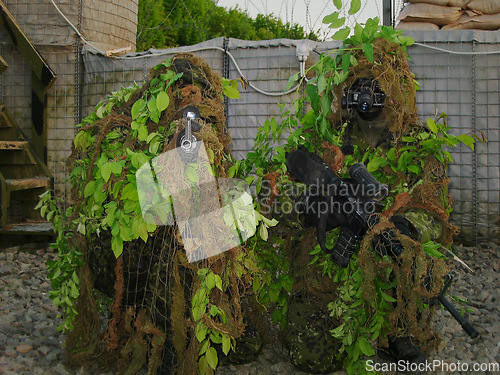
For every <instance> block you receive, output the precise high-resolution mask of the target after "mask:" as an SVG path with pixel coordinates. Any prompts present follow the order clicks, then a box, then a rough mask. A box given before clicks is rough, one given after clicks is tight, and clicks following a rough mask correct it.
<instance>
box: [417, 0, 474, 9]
mask: <svg viewBox="0 0 500 375" xmlns="http://www.w3.org/2000/svg"><path fill="white" fill-rule="evenodd" d="M470 1H471V0H409V1H408V2H409V3H414V4H417V3H424V4H433V5H440V6H444V7H460V8H464V9H465V7H466V6H467V4H468V3H469V2H470Z"/></svg>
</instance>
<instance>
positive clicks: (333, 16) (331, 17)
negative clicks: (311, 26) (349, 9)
mask: <svg viewBox="0 0 500 375" xmlns="http://www.w3.org/2000/svg"><path fill="white" fill-rule="evenodd" d="M338 19H339V12H334V13H332V14H329V15H327V16H325V17H324V18H323V23H326V24H328V23H332V22H334V21H336V20H338Z"/></svg>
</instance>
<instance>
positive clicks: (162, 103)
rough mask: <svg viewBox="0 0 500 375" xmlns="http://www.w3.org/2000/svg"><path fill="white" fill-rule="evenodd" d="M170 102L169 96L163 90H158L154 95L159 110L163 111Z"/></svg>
mask: <svg viewBox="0 0 500 375" xmlns="http://www.w3.org/2000/svg"><path fill="white" fill-rule="evenodd" d="M169 104H170V97H169V96H168V94H167V93H166V92H165V91H160V92H159V93H158V95H157V96H156V106H157V107H158V110H159V111H160V112H163V111H164V110H166V109H167V108H168V105H169Z"/></svg>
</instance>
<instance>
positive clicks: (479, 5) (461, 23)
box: [443, 0, 500, 30]
mask: <svg viewBox="0 0 500 375" xmlns="http://www.w3.org/2000/svg"><path fill="white" fill-rule="evenodd" d="M443 29H444V30H466V29H476V30H498V29H500V0H471V1H469V2H468V4H467V7H466V9H465V12H464V14H463V15H462V16H461V17H460V18H459V19H458V21H457V22H455V23H452V24H450V25H446V26H444V27H443Z"/></svg>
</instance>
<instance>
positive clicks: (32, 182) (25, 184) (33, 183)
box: [5, 177, 50, 191]
mask: <svg viewBox="0 0 500 375" xmlns="http://www.w3.org/2000/svg"><path fill="white" fill-rule="evenodd" d="M5 183H6V184H7V190H9V191H17V190H28V189H36V188H40V187H46V188H50V177H35V178H16V179H8V180H7V179H6V180H5Z"/></svg>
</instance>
